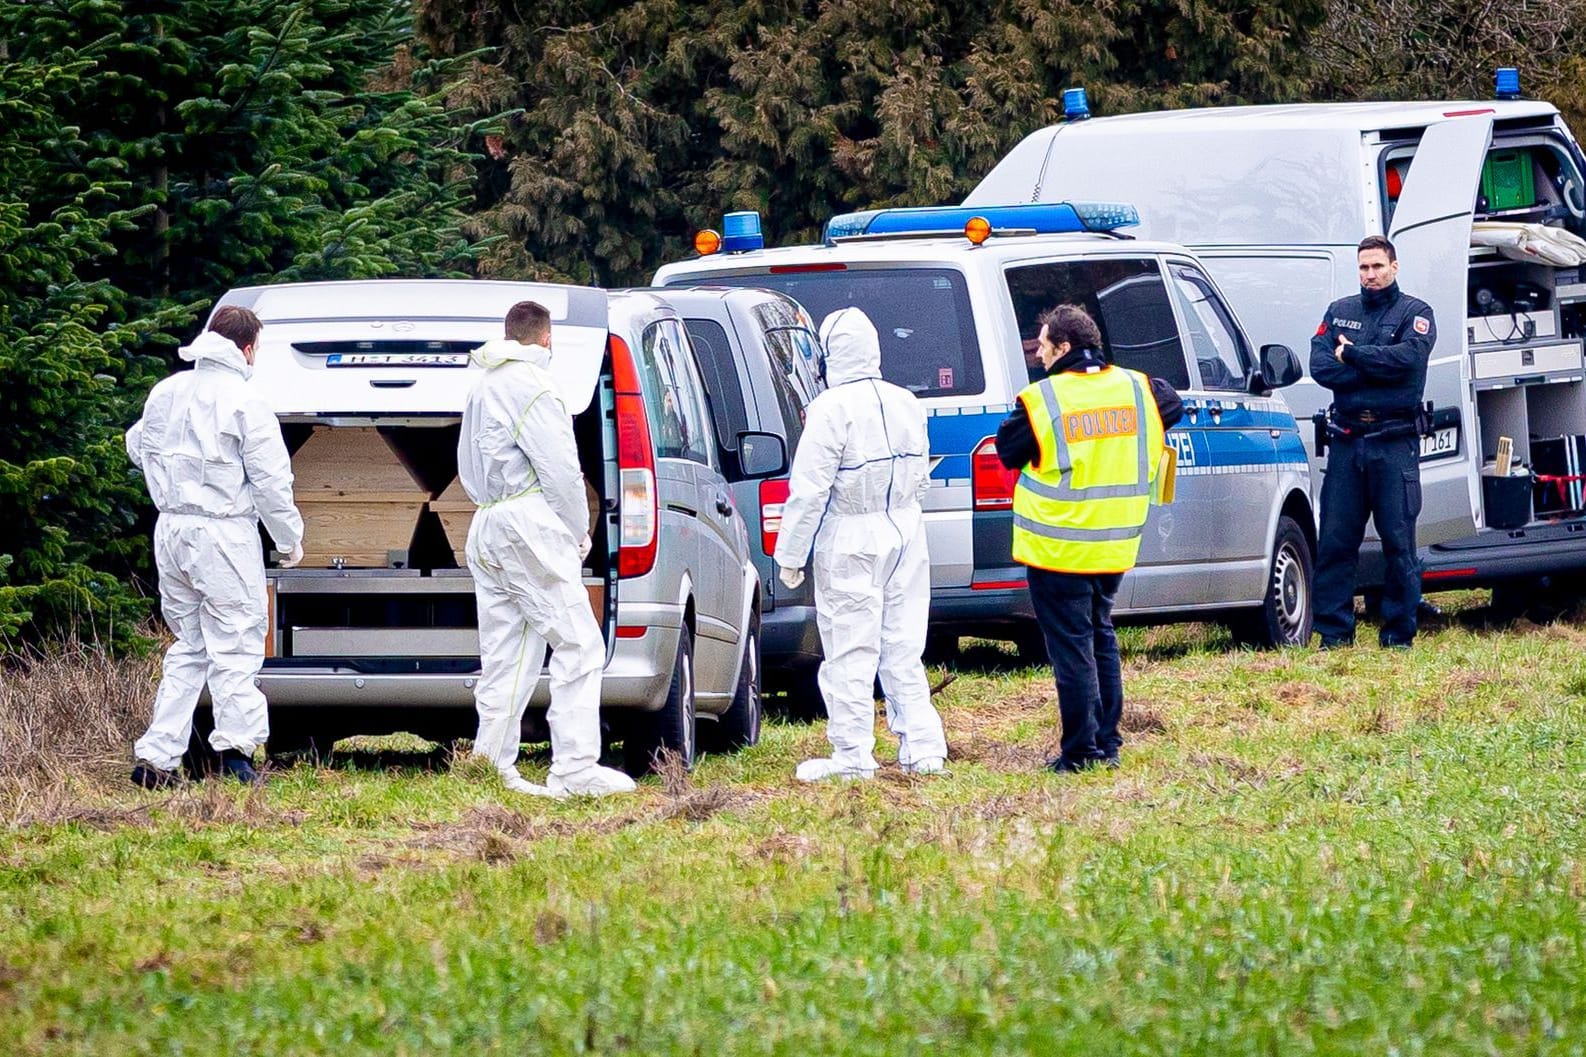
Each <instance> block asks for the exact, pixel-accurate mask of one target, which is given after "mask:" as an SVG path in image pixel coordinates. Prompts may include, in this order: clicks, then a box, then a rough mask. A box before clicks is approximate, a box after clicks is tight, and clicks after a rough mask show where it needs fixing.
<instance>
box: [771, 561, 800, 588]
mask: <svg viewBox="0 0 1586 1057" xmlns="http://www.w3.org/2000/svg"><path fill="white" fill-rule="evenodd" d="M777 578H778V579H780V580H781V581H782V586H784V587H786V588H787V589H788V590H789V591H796V590H797V589H798V586H799V584H802V583H803V582H804V570H803V569H795V568H793V567H792V566H791V565H784V566H782V568H781V572H779V573H777Z"/></svg>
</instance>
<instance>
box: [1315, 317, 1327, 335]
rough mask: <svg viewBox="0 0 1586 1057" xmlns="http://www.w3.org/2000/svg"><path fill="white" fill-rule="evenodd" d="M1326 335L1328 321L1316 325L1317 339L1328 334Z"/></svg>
mask: <svg viewBox="0 0 1586 1057" xmlns="http://www.w3.org/2000/svg"><path fill="white" fill-rule="evenodd" d="M1326 333H1327V320H1325V319H1324V320H1322V321H1321V322H1320V323H1318V324H1316V336H1317V337H1321V336H1322V335H1323V334H1326Z"/></svg>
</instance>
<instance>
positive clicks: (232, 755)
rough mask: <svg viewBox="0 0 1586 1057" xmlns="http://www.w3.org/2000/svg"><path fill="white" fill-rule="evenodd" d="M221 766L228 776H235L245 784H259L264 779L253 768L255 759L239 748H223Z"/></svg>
mask: <svg viewBox="0 0 1586 1057" xmlns="http://www.w3.org/2000/svg"><path fill="white" fill-rule="evenodd" d="M220 768H221V771H222V773H224V774H225V775H226V776H228V777H230V778H235V779H236V780H237V781H239V782H241V783H242V784H243V785H259V784H260V783H261V782H262V781H263V779H261V778H260V777H259V772H258V771H255V770H254V769H253V760H251V759H249V758H248V755H247V754H246V753H244V752H242V751H241V750H238V749H222V750H221V752H220Z"/></svg>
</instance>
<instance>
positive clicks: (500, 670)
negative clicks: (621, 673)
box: [457, 338, 606, 791]
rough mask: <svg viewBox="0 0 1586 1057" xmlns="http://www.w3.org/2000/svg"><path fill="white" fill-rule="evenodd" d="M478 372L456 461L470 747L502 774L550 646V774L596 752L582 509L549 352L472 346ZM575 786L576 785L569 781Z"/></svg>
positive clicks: (513, 344)
mask: <svg viewBox="0 0 1586 1057" xmlns="http://www.w3.org/2000/svg"><path fill="white" fill-rule="evenodd" d="M473 358H474V362H475V363H477V364H479V365H481V366H483V367H485V368H486V372H485V374H484V376H483V377H482V378H480V379H479V381H478V382H477V383H476V384H475V385H474V388H473V390H472V391H471V392H470V393H469V394H468V402H467V405H466V406H465V408H464V410H463V429H462V436H461V438H460V440H459V443H458V446H457V470H458V476H460V477H461V478H462V482H463V488H464V489H465V490H466V491H467V492H468V497H469V498H470V499H472V500H473V501H474V502H475V503H477V504H478V506H479V512H478V513H477V514H475V515H474V521H473V526H472V527H471V528H470V529H469V530H468V568H469V571H470V572H471V573H472V574H473V578H474V592H475V596H476V598H477V600H478V604H479V651H480V667H481V669H482V671H481V675H480V679H479V682H478V684H477V685H476V686H475V688H474V704H475V707H476V708H477V709H478V711H479V736H478V737H477V738H476V739H475V740H474V755H476V756H483V757H485V758H487V759H489V760H490V762H491V763H492V764H494V765H495V767H496V770H497V771H499V772H500V773H501V774H502V776H503V777H505V778H507V780H508V782H509V783H513V782H514V781H515V780H516V781H518V782H521V780H522V779H521V777H520V776H519V775H518V773H517V770H516V768H515V766H514V764H515V762H516V761H517V758H518V744H519V742H520V741H522V734H521V729H522V723H523V713H524V711H525V710H526V709H527V708H528V705H529V697H530V695H531V694H532V693H533V692H534V686H535V683H536V682H537V681H538V680H539V676H540V665H541V663H542V662H543V661H544V659H545V647H546V644H547V643H549V644H550V647H551V650H552V653H551V672H550V675H551V707H550V709H549V711H548V712H547V714H546V719H547V721H548V723H549V725H550V728H551V777H552V780H553V781H552V786H553V788H555V787H556V786H557V785H558V783H557V781H556V779H558V778H568V777H572V776H576V775H578V774H579V773H580V772H583V771H585V770H586V769H588V768H590V767H594V766H595V765H596V762H597V761H598V760H599V758H600V675H601V669H602V668H603V667H604V666H605V662H606V649H605V643H604V641H603V640H602V638H601V634H600V626H599V625H598V624H596V623H595V617H594V614H593V613H591V612H590V609H589V596H588V594H587V592H585V590H584V585H583V580H582V578H581V576H580V555H581V554H582V553H583V549H584V545H585V543H586V537H587V535H588V533H587V526H588V524H589V508H588V506H587V505H586V502H585V498H584V478H583V475H582V474H581V472H580V471H579V466H578V447H577V444H576V442H575V441H574V439H573V425H572V420H571V419H570V418H569V417H568V414H567V410H566V406H565V405H564V404H563V402H562V398H561V396H560V395H558V392H557V389H556V383H555V381H554V379H553V378H552V376H551V375H550V373H549V372H548V371H547V369H546V368H547V367H548V366H549V365H550V362H551V353H550V350H549V349H546V348H544V347H543V346H540V345H524V344H521V343H519V342H517V341H512V340H508V339H505V338H500V339H497V340H494V341H490V342H486V343H485V344H484V345H482V346H480V347H479V348H478V349H475V350H474V353H473ZM575 791H577V790H575Z"/></svg>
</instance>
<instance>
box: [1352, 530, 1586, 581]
mask: <svg viewBox="0 0 1586 1057" xmlns="http://www.w3.org/2000/svg"><path fill="white" fill-rule="evenodd" d="M1583 525H1586V522H1581V521H1576V522H1573V523H1568V522H1566V523H1563V524H1558V525H1543V526H1534V527H1530V528H1526V529H1515V530H1512V531H1503V530H1499V529H1491V530H1488V531H1486V532H1483V533H1481V534H1480V535H1477V536H1472V537H1470V538H1469V539H1464V540H1456V541H1454V542H1452V543H1444V544H1439V545H1437V546H1435V547H1430V548H1427V549H1426V550H1424V551H1422V552H1421V585H1422V589H1423V590H1427V591H1438V590H1444V589H1449V588H1456V587H1476V586H1481V585H1486V584H1493V583H1497V582H1498V581H1501V580H1513V579H1519V578H1529V577H1536V576H1548V575H1552V574H1557V573H1570V572H1580V571H1581V570H1586V529H1583V527H1582V526H1583ZM1368 563H1369V564H1368ZM1361 566H1362V570H1361V571H1362V573H1363V574H1365V575H1363V576H1362V580H1363V581H1365V582H1368V583H1380V582H1381V580H1382V573H1381V568H1382V552H1381V549H1380V547H1374V548H1373V553H1371V554H1369V555H1368V554H1367V553H1365V552H1364V551H1363V552H1362V554H1361ZM1372 572H1374V573H1375V574H1376V575H1375V576H1370V573H1372ZM1368 577H1369V578H1368Z"/></svg>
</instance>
